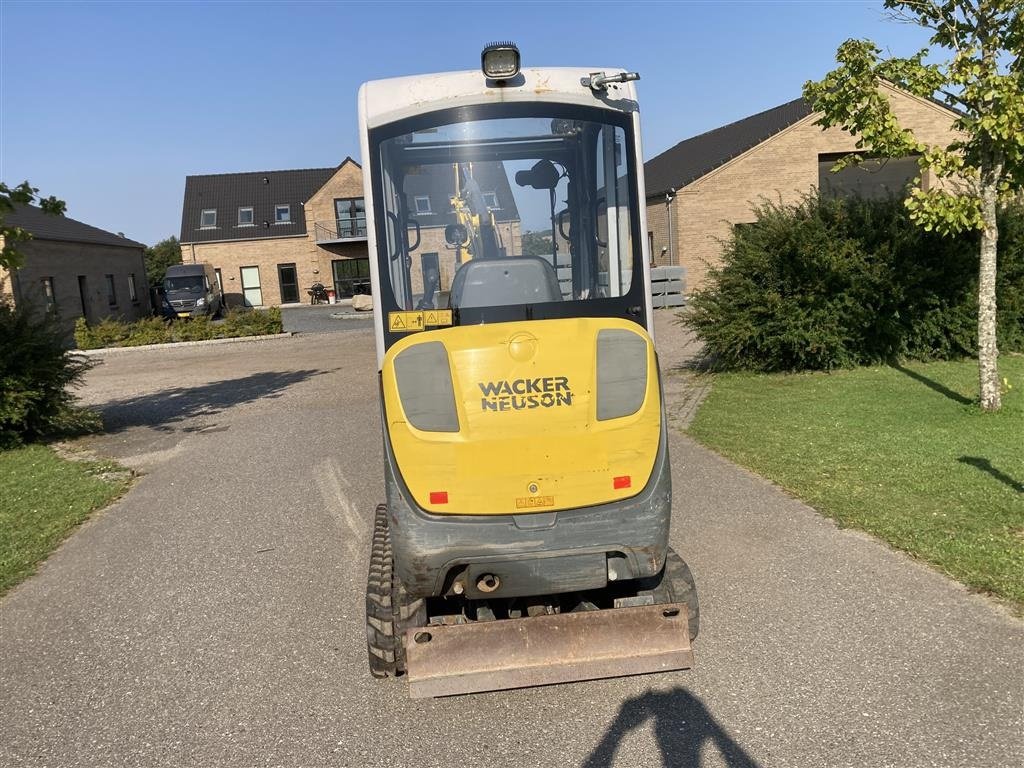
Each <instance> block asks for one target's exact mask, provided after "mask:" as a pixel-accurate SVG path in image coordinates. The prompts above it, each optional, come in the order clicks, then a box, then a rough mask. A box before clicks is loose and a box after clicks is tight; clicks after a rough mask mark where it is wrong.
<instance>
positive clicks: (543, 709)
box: [0, 323, 1024, 768]
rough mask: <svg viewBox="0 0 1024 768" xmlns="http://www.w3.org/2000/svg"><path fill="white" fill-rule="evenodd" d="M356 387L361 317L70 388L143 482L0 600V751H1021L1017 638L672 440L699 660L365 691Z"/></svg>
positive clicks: (368, 756)
mask: <svg viewBox="0 0 1024 768" xmlns="http://www.w3.org/2000/svg"><path fill="white" fill-rule="evenodd" d="M666 327H667V325H666ZM327 339H329V340H327ZM665 341H666V342H668V343H667V344H666V345H665V346H666V351H665V352H664V353H663V359H664V360H666V361H671V360H673V359H675V358H677V357H678V356H679V355H680V354H682V353H683V352H684V346H685V345H684V343H683V341H684V340H681V339H680V337H678V336H677V337H669V336H667V335H666V336H665ZM375 384H376V379H375V364H374V353H373V339H372V333H371V331H370V325H369V324H368V323H367V324H365V325H364V326H361V329H358V330H355V331H353V332H351V333H346V334H339V335H334V336H331V337H324V336H322V335H308V336H297V337H293V338H288V339H280V340H273V341H265V342H257V343H248V344H229V345H220V346H213V347H194V348H179V349H174V350H161V351H153V352H149V351H143V352H139V351H134V352H126V353H121V354H116V355H111V356H109V357H108V358H107V359H106V361H105V362H104V364H103V365H102V366H100V367H99V368H97V369H96V370H94V371H93V372H92V373H90V375H89V379H88V383H87V386H86V387H85V389H84V392H83V394H84V396H85V398H86V399H87V400H88V401H89V402H91V403H94V404H96V405H97V406H100V407H101V408H102V409H103V411H104V414H105V418H106V419H107V423H108V426H109V428H110V432H109V434H107V435H104V436H102V437H98V438H94V439H92V440H90V441H88V442H89V444H90V445H91V447H92V448H93V449H94V450H97V451H100V452H102V453H105V454H108V455H113V456H116V457H118V458H119V459H120V460H121V461H123V462H124V463H126V464H128V465H130V466H132V467H134V468H136V469H137V470H139V471H140V472H141V473H143V474H142V476H141V478H140V479H139V481H138V482H137V484H136V486H135V487H134V488H133V490H132V491H131V492H130V493H129V494H128V495H127V496H125V497H124V498H123V499H122V500H121V501H120V502H118V503H117V504H115V505H113V506H112V507H110V508H109V509H108V510H106V511H105V512H103V513H101V514H98V515H96V516H95V517H94V518H93V519H92V520H91V521H90V522H88V523H87V524H86V525H84V526H83V527H82V528H81V530H79V531H78V532H77V533H76V534H75V535H74V536H73V537H72V538H71V539H70V540H69V541H68V542H67V543H66V544H65V545H64V546H63V547H62V548H61V549H60V550H59V551H58V552H57V553H55V555H54V556H53V557H52V558H51V559H50V560H49V561H48V562H47V564H46V565H45V566H44V567H43V568H42V570H41V572H40V573H39V574H38V575H37V576H35V577H34V578H32V579H30V580H29V581H27V582H25V583H24V584H23V585H21V586H20V587H19V588H17V589H15V590H14V591H13V592H12V593H11V594H9V595H8V596H7V597H6V598H5V599H4V600H3V601H2V603H0V665H2V668H0V765H11V766H15V765H17V766H79V765H82V766H104V765H110V766H136V765H137V766H179V765H182V766H184V765H189V766H193V765H194V766H272V765H275V766H276V765H281V766H365V765H379V766H391V765H403V766H404V765H408V766H417V768H421V767H423V766H470V765H474V766H516V768H523V766H533V765H557V766H560V768H567V767H568V766H588V767H590V768H594V767H597V766H610V765H623V766H634V765H661V764H664V765H666V766H696V765H701V766H732V767H733V768H736V767H740V768H750V767H751V766H763V767H765V768H767V767H768V766H851V767H852V766H857V767H858V768H860V767H862V766H899V767H900V768H915V767H916V766H922V767H923V766H999V767H1000V768H1002V767H1003V766H1011V765H1021V764H1022V763H1024V746H1022V744H1024V729H1022V728H1024V726H1022V710H1024V625H1022V623H1021V622H1019V621H1018V620H1016V619H1013V618H1011V617H1009V616H1007V615H1006V614H1005V613H1004V612H1002V611H1001V610H1000V609H998V608H995V607H993V606H992V605H991V604H990V603H988V602H987V601H986V600H985V599H983V598H981V597H978V596H975V595H971V594H969V593H967V592H966V590H964V589H962V588H961V587H959V586H957V585H956V584H954V583H951V582H950V581H948V580H947V579H945V578H944V577H942V576H940V575H938V574H936V573H934V572H933V571H931V570H930V569H928V568H926V567H923V566H920V565H918V564H916V563H914V562H912V561H911V560H909V559H908V558H906V557H904V556H902V555H900V554H897V553H894V552H891V551H889V550H888V549H887V548H885V547H884V546H882V545H881V544H879V543H877V542H875V541H874V540H871V539H869V538H868V537H866V536H862V535H859V534H856V533H851V532H847V531H841V530H838V529H837V528H836V527H835V526H834V525H832V524H831V523H830V522H828V521H826V520H824V519H823V518H821V517H820V516H818V515H817V514H815V513H814V512H813V510H810V509H809V508H807V507H806V506H804V505H802V504H800V503H798V502H796V501H794V500H792V499H790V498H788V497H787V496H786V495H785V494H783V493H781V492H779V491H778V490H776V489H775V488H774V487H772V486H771V485H769V484H768V483H766V482H764V481H762V480H761V479H759V478H757V477H755V476H752V475H751V474H749V473H747V472H745V471H743V470H741V469H738V468H737V467H735V466H734V465H732V464H730V463H728V462H726V461H724V460H723V459H721V458H719V457H717V456H716V455H714V454H712V453H710V452H708V451H707V450H705V449H703V448H701V447H700V446H698V445H697V444H695V443H694V442H693V441H691V440H689V439H688V438H687V437H686V436H684V435H682V434H680V433H676V434H674V435H673V437H672V443H671V451H672V459H673V484H674V488H675V494H676V496H675V498H676V516H675V518H674V521H673V532H672V540H673V545H674V546H675V547H676V548H677V549H678V550H679V551H680V552H681V553H682V554H683V556H684V557H685V558H686V559H687V560H688V561H689V562H690V563H691V565H692V567H693V570H694V573H695V575H696V578H697V582H698V587H699V590H700V596H701V601H702V605H701V614H702V617H701V618H702V625H701V635H700V637H699V638H698V640H697V642H696V644H695V651H696V656H697V667H696V669H695V670H693V671H690V672H679V673H673V674H666V675H659V676H651V677H637V678H628V679H621V680H604V681H597V682H589V683H578V684H571V685H562V686H552V687H546V688H537V689H531V690H523V691H506V692H500V693H491V694H482V695H476V696H465V697H457V698H452V699H445V700H433V701H419V702H413V701H410V700H409V699H408V698H407V696H406V693H405V690H404V688H403V685H402V684H401V682H398V681H385V682H381V681H374V680H372V679H371V678H370V677H369V675H368V674H367V672H366V670H365V647H364V640H363V637H364V636H363V616H362V612H363V588H364V579H365V571H366V563H367V558H368V544H369V531H370V526H371V519H372V513H373V509H374V505H375V504H376V503H377V502H378V501H379V500H380V499H381V494H382V490H381V483H382V479H381V469H380V467H381V441H380V432H379V429H380V427H379V419H378V414H377V404H376V387H375ZM684 389H685V387H683V386H682V385H678V382H676V384H675V385H674V386H671V387H668V388H667V390H668V391H669V392H675V393H676V394H673V395H671V396H672V397H676V398H681V397H683V395H682V394H680V393H681V392H682V391H683V390H684Z"/></svg>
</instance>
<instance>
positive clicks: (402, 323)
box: [388, 312, 423, 333]
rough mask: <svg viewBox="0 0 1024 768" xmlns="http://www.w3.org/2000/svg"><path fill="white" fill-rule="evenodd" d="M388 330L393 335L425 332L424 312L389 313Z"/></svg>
mask: <svg viewBox="0 0 1024 768" xmlns="http://www.w3.org/2000/svg"><path fill="white" fill-rule="evenodd" d="M388 330H389V331H391V332H392V333H412V332H414V331H422V330H423V313H422V312H388Z"/></svg>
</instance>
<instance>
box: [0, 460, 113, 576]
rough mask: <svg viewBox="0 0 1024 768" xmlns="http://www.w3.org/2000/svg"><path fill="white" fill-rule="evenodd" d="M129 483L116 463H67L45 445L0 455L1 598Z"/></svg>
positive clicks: (67, 461)
mask: <svg viewBox="0 0 1024 768" xmlns="http://www.w3.org/2000/svg"><path fill="white" fill-rule="evenodd" d="M129 482H130V475H129V474H128V473H127V472H126V471H125V470H124V469H122V468H121V467H118V466H117V465H116V464H113V463H111V462H106V461H69V460H68V459H65V458H61V457H60V456H58V455H57V454H56V453H55V452H54V451H53V450H52V449H51V448H49V447H48V446H45V445H29V446H25V447H23V448H15V449H12V450H7V451H0V595H2V594H4V593H5V592H7V591H8V590H9V589H11V588H12V587H13V586H14V585H15V584H17V583H18V582H20V581H22V580H23V579H25V578H26V577H28V576H30V575H31V574H32V573H34V572H35V569H36V566H37V565H38V564H39V563H40V562H42V561H43V560H44V559H46V556H47V555H49V554H50V552H52V551H53V550H54V549H55V548H56V547H57V545H58V544H60V542H61V541H63V540H64V539H65V538H66V537H67V536H68V534H69V533H70V532H71V531H72V530H73V529H74V528H75V526H77V525H78V524H79V523H81V522H82V521H83V520H85V519H86V518H87V517H88V516H89V513H90V512H92V511H94V510H96V509H99V508H100V507H103V506H106V505H107V504H109V503H110V502H111V501H113V500H114V499H116V498H117V497H118V496H120V495H121V494H122V493H123V492H124V491H125V489H126V488H127V487H128V484H129Z"/></svg>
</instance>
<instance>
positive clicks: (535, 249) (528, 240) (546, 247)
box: [522, 232, 551, 256]
mask: <svg viewBox="0 0 1024 768" xmlns="http://www.w3.org/2000/svg"><path fill="white" fill-rule="evenodd" d="M522 242H523V255H524V256H550V255H551V233H550V232H523V241H522Z"/></svg>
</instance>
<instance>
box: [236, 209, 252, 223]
mask: <svg viewBox="0 0 1024 768" xmlns="http://www.w3.org/2000/svg"><path fill="white" fill-rule="evenodd" d="M238 226H240V227H251V226H252V208H239V209H238Z"/></svg>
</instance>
